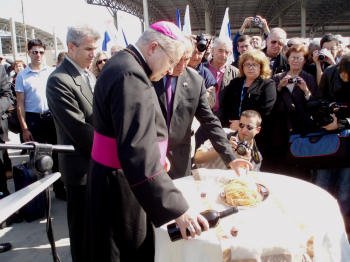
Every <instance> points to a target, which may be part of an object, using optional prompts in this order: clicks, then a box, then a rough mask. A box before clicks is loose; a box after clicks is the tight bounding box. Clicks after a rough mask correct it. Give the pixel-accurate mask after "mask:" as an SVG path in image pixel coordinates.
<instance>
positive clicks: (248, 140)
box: [194, 110, 262, 171]
mask: <svg viewBox="0 0 350 262" xmlns="http://www.w3.org/2000/svg"><path fill="white" fill-rule="evenodd" d="M261 121H262V120H261V116H260V114H259V113H258V112H257V111H255V110H246V111H243V112H242V114H241V117H240V120H239V125H238V130H237V131H234V130H232V129H228V128H224V130H225V132H226V133H228V139H229V141H230V144H231V145H232V149H233V153H234V155H235V157H236V158H243V159H245V160H247V161H249V162H250V163H251V164H252V170H253V171H259V170H260V166H261V161H262V156H261V154H260V152H259V149H258V147H257V145H256V142H255V139H254V137H255V136H256V135H257V134H259V133H260V130H261ZM194 162H195V164H196V165H197V166H198V167H204V168H214V169H216V168H219V169H227V167H226V165H225V163H224V162H223V161H222V159H221V158H220V155H219V154H218V153H217V152H216V151H215V149H214V148H213V146H212V144H211V142H210V141H209V140H206V141H205V142H204V144H202V145H201V146H200V147H199V148H198V150H197V151H196V154H195V155H194Z"/></svg>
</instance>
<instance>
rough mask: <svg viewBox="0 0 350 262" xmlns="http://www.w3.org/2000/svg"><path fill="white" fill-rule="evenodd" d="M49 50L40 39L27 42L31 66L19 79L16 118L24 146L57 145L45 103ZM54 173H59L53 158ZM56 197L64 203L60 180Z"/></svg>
mask: <svg viewBox="0 0 350 262" xmlns="http://www.w3.org/2000/svg"><path fill="white" fill-rule="evenodd" d="M45 50H46V46H45V44H44V43H43V42H42V41H41V40H40V39H32V40H30V41H28V55H29V57H30V61H31V62H30V64H29V65H28V66H27V67H26V68H25V69H24V70H22V71H21V72H20V73H19V74H18V75H17V78H16V86H15V90H16V98H17V115H18V120H19V123H20V125H21V129H22V133H21V139H22V140H23V141H24V142H29V141H36V142H39V143H49V144H56V143H57V138H56V129H55V124H54V121H53V117H52V114H51V112H50V110H49V107H48V104H47V99H46V83H47V79H48V77H49V75H50V74H51V73H52V71H53V70H54V68H53V67H50V66H47V65H46V64H45ZM53 156H54V167H53V171H54V172H56V171H58V166H57V165H58V163H57V162H58V160H57V155H56V154H54V155H53ZM53 186H54V191H55V196H56V198H58V199H62V200H65V198H66V195H65V194H66V193H65V190H64V186H63V183H62V181H61V180H58V181H57V182H55V183H54V184H53Z"/></svg>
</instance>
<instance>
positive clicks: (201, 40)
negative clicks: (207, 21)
mask: <svg viewBox="0 0 350 262" xmlns="http://www.w3.org/2000/svg"><path fill="white" fill-rule="evenodd" d="M196 41H197V49H198V51H199V52H204V51H205V50H207V47H208V39H206V38H205V36H204V35H203V34H200V35H197V37H196Z"/></svg>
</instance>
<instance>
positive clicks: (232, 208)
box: [219, 207, 238, 218]
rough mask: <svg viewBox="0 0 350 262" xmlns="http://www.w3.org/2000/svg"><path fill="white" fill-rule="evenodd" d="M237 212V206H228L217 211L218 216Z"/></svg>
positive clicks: (221, 216)
mask: <svg viewBox="0 0 350 262" xmlns="http://www.w3.org/2000/svg"><path fill="white" fill-rule="evenodd" d="M237 212H238V208H237V207H230V208H228V209H226V210H224V211H221V212H219V218H223V217H227V216H229V215H232V214H234V213H237Z"/></svg>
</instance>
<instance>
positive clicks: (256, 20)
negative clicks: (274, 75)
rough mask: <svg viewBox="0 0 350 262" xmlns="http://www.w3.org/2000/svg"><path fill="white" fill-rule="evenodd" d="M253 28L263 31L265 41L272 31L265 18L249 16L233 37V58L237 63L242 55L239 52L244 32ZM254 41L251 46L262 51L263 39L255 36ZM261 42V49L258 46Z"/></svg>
mask: <svg viewBox="0 0 350 262" xmlns="http://www.w3.org/2000/svg"><path fill="white" fill-rule="evenodd" d="M252 26H254V27H257V28H259V29H260V31H262V33H263V38H264V39H266V38H267V36H268V35H269V33H270V29H269V26H268V25H267V21H266V19H264V18H263V17H261V16H258V15H257V16H254V17H253V16H249V17H247V18H245V19H244V22H243V24H242V26H241V28H240V29H239V31H238V32H237V33H236V34H235V36H234V37H233V56H234V59H235V61H238V59H239V53H240V52H239V50H238V39H239V38H240V37H241V36H243V35H244V32H245V30H246V29H247V28H248V27H252ZM259 38H260V39H259ZM259 40H260V41H259ZM252 41H253V42H254V44H253V43H252V44H251V45H252V46H254V48H256V49H261V44H262V38H261V37H260V36H254V40H253V39H252ZM259 42H260V47H259V44H258V43H259Z"/></svg>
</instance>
